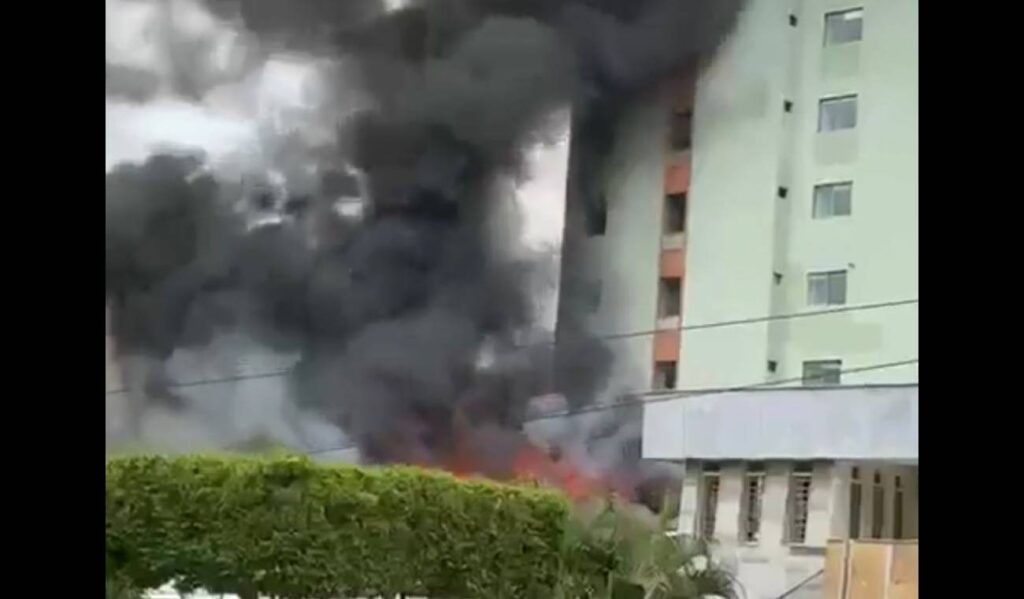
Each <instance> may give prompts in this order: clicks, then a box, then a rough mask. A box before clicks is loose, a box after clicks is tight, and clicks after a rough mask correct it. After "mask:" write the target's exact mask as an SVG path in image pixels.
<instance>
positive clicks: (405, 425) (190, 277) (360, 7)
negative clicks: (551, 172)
mask: <svg viewBox="0 0 1024 599" xmlns="http://www.w3.org/2000/svg"><path fill="white" fill-rule="evenodd" d="M209 4H210V6H211V9H212V10H214V11H215V12H216V14H218V15H221V16H224V17H231V18H236V19H240V21H241V22H242V23H244V24H245V26H246V28H247V29H248V30H249V31H250V32H251V33H252V34H254V35H255V36H256V37H257V38H258V39H261V40H267V41H270V42H272V43H273V44H276V45H278V46H281V47H287V48H290V49H292V50H297V51H307V52H309V53H323V52H324V49H325V48H329V49H330V51H331V52H333V53H336V55H337V56H345V57H347V58H348V59H350V60H353V61H354V63H355V65H356V67H357V68H356V76H357V79H358V85H359V87H360V88H361V89H363V90H364V91H365V92H367V93H368V94H369V96H370V98H371V99H372V108H370V109H368V110H365V111H362V112H360V113H359V114H356V115H354V116H352V117H351V118H348V119H347V120H345V121H344V122H342V123H339V124H338V136H337V144H336V147H334V149H333V155H331V154H327V155H326V156H325V154H324V153H323V152H310V153H309V156H315V158H310V160H313V161H314V162H315V163H316V167H317V168H318V172H319V173H320V175H321V184H320V186H319V187H318V188H314V189H303V190H301V192H300V191H298V190H294V189H292V190H289V191H287V192H286V193H285V196H286V197H283V198H281V197H277V196H275V195H274V194H273V193H271V192H265V193H254V194H250V196H248V197H246V198H245V199H244V201H243V202H242V203H241V204H239V202H238V201H236V200H237V199H238V198H237V197H235V195H236V194H237V190H234V191H233V188H232V187H231V186H229V185H225V184H224V183H223V182H222V183H221V184H218V182H216V181H214V179H213V178H212V177H211V176H210V175H208V174H204V172H203V169H202V164H201V163H199V162H197V161H195V160H193V159H190V158H182V157H175V156H170V155H160V156H154V157H152V158H150V159H149V160H148V161H147V162H145V163H144V164H141V165H122V166H121V167H119V168H117V169H115V170H114V171H113V172H111V173H110V174H109V175H108V177H107V206H106V209H107V295H108V301H109V302H110V304H111V306H112V311H113V314H114V319H113V320H114V336H115V339H116V342H117V345H118V351H119V353H120V354H122V355H144V356H147V357H149V358H151V360H150V362H149V363H151V364H157V365H159V364H160V363H161V362H162V361H165V360H166V359H167V358H168V356H169V355H170V354H171V353H172V352H173V351H174V350H175V349H177V348H181V347H188V346H191V345H201V344H203V343H205V342H208V341H209V340H210V339H211V338H212V337H213V336H214V335H216V334H217V332H218V331H221V330H230V329H232V328H234V327H246V328H247V329H250V330H252V331H255V332H256V334H257V335H258V336H259V338H260V339H262V340H263V341H265V342H266V343H271V344H274V345H275V346H280V347H287V348H292V349H298V350H299V351H301V354H302V358H301V361H300V362H299V364H298V365H297V367H296V368H295V371H294V373H293V377H292V379H293V387H294V389H295V396H296V397H297V398H298V401H299V402H300V403H301V404H302V405H303V406H305V407H307V408H309V409H315V410H318V411H320V412H321V413H323V414H325V415H326V416H327V417H328V418H329V419H330V420H331V421H333V422H335V423H337V424H339V425H340V426H341V427H342V428H344V430H346V431H347V432H348V433H349V434H350V435H352V436H353V438H354V439H355V440H356V441H357V443H358V444H359V446H360V448H361V449H362V451H363V455H364V457H366V458H367V459H369V460H373V461H382V462H390V461H420V462H427V463H431V462H437V461H442V460H444V459H445V458H444V456H445V455H446V454H447V453H448V452H449V451H451V444H452V443H453V442H454V440H453V437H454V436H455V434H454V432H453V426H454V424H453V423H454V422H455V421H456V420H459V421H464V422H469V423H470V424H471V425H476V426H479V427H484V426H490V427H493V426H497V427H499V428H501V429H505V430H518V429H519V428H520V427H521V425H522V420H523V415H524V411H525V407H526V403H527V401H528V400H529V398H531V397H534V396H537V395H539V394H542V393H547V392H551V391H552V390H554V391H558V392H562V393H564V394H565V395H566V397H567V399H568V401H569V405H570V406H574V407H575V406H580V405H583V404H586V403H588V402H590V401H592V400H593V399H594V396H595V393H596V391H598V390H599V389H600V388H601V387H602V386H603V385H604V377H605V374H606V372H607V370H608V366H609V360H610V354H609V352H608V351H607V350H606V349H605V348H604V347H603V346H602V344H601V343H600V342H599V341H597V340H595V339H592V338H589V337H588V336H587V335H585V334H584V333H583V331H582V327H573V326H572V323H569V325H568V326H561V327H560V338H559V340H558V346H557V348H552V347H550V346H524V344H523V343H522V339H521V333H522V331H523V330H524V329H526V328H527V327H528V326H529V325H530V323H531V322H532V321H533V318H534V316H535V315H534V314H533V307H532V302H531V298H530V297H529V285H528V284H527V282H528V281H529V280H530V278H531V276H533V275H534V271H535V269H536V268H537V264H536V263H534V262H532V261H530V260H517V259H512V258H510V257H509V256H508V255H507V253H504V252H503V251H502V249H503V248H501V247H500V245H501V244H500V243H499V242H496V241H495V240H496V239H499V238H500V237H501V236H500V235H496V234H495V221H496V220H497V219H499V218H500V214H501V212H500V210H499V207H500V205H501V198H502V194H501V192H500V190H499V188H500V186H499V185H497V181H498V180H499V179H500V178H502V177H505V176H512V177H516V176H519V174H520V169H521V153H522V151H523V149H524V147H526V146H527V145H529V144H530V143H531V142H533V141H536V139H537V135H538V133H537V132H538V131H539V130H542V129H543V124H544V122H545V119H546V118H548V116H549V115H550V114H551V113H552V112H553V111H555V110H557V109H559V108H562V107H565V106H571V107H572V110H573V126H572V136H573V142H572V148H573V158H572V160H573V162H574V164H573V167H572V169H571V175H570V183H569V190H568V191H567V193H569V194H570V196H573V197H578V198H581V199H582V201H584V202H591V201H596V200H595V199H594V198H595V197H596V196H597V195H599V193H600V192H599V190H596V189H594V188H593V185H592V181H594V180H596V179H597V176H596V174H597V173H598V172H599V170H600V168H601V162H602V160H603V157H604V156H605V154H606V153H607V152H608V150H609V148H610V146H611V144H612V142H613V141H614V140H613V134H612V132H613V130H614V124H615V122H616V119H617V118H618V115H619V113H620V111H621V110H622V109H623V108H624V107H625V106H626V105H627V104H628V103H629V102H630V101H631V99H633V98H634V97H636V96H637V95H639V94H642V93H644V92H646V91H648V90H650V89H651V88H652V87H653V86H656V85H659V84H660V83H662V82H663V81H664V80H665V79H666V78H667V77H670V76H674V75H686V74H692V72H693V71H694V69H696V68H697V65H698V64H699V61H700V60H701V59H703V58H706V57H707V56H709V55H710V54H711V53H712V52H713V51H714V50H715V48H716V46H717V45H718V44H719V42H720V41H721V40H722V39H723V38H724V37H725V36H726V35H727V34H728V32H729V30H730V28H731V27H732V25H733V23H734V21H735V18H736V15H737V13H738V11H739V8H740V4H741V2H740V0H631V1H629V2H626V1H618V0H434V1H426V0H424V1H421V2H409V3H407V5H406V6H405V7H404V8H402V9H400V10H397V11H385V10H383V7H382V5H381V4H379V3H378V2H374V1H370V0H360V1H338V0H301V1H290V2H282V1H279V0H246V1H243V2H227V1H220V0H209ZM121 77H122V79H124V78H125V76H124V75H122V76H121ZM186 83H187V82H186ZM349 83H350V82H349ZM343 84H344V82H339V85H343ZM147 85H148V86H149V87H152V84H151V83H148V82H146V81H134V82H133V85H127V84H125V85H124V87H126V88H128V91H126V93H128V92H131V93H132V94H134V96H133V97H140V98H141V97H144V96H145V93H146V90H147V89H149V87H147ZM179 86H184V87H186V88H187V89H188V90H190V93H195V91H196V90H197V89H199V87H198V86H197V85H196V84H189V85H186V84H185V83H182V82H179ZM360 193H361V194H362V195H363V196H364V197H363V199H364V200H367V202H368V208H367V209H366V211H365V213H364V215H363V216H362V218H361V219H355V220H351V219H346V218H343V217H341V216H339V215H338V213H337V211H335V210H333V209H332V206H333V205H334V202H335V200H336V199H337V198H338V197H339V196H346V197H351V196H355V195H359V194H360ZM239 206H240V207H239ZM275 211H276V212H275ZM261 212H265V213H276V214H278V215H279V216H280V217H279V218H278V219H277V220H275V221H273V222H272V223H271V224H269V225H265V226H261V227H257V228H247V226H246V219H247V218H248V219H250V220H251V215H252V214H258V213H261ZM499 226H500V222H499ZM510 226H511V225H510ZM562 312H563V314H564V313H565V311H564V310H563V311H562ZM563 324H565V323H563ZM553 353H559V354H564V355H566V356H568V357H569V359H560V360H552V358H553ZM551 364H556V365H557V366H556V368H555V369H554V372H552V371H551V368H550V365H551ZM145 377H146V378H147V380H148V381H149V382H150V383H151V385H150V386H151V387H152V391H153V393H152V394H150V399H158V398H160V397H165V398H167V397H172V394H171V393H170V391H169V388H168V387H169V386H168V385H166V384H163V385H161V384H160V383H161V381H162V378H165V377H161V374H160V368H159V366H157V367H154V368H153V369H152V370H151V371H150V372H147V373H146V374H145ZM168 401H172V403H173V400H168Z"/></svg>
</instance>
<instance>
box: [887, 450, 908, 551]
mask: <svg viewBox="0 0 1024 599" xmlns="http://www.w3.org/2000/svg"><path fill="white" fill-rule="evenodd" d="M897 476H899V477H900V478H901V479H903V478H904V476H903V473H902V472H901V471H900V469H899V468H893V467H888V468H883V469H882V488H883V489H885V510H884V512H885V522H884V525H883V527H882V538H883V539H893V538H895V537H896V477H897ZM901 483H902V484H906V482H905V481H901ZM906 493H907V492H906V489H904V490H903V502H904V510H903V524H904V525H903V532H904V534H906V515H907V511H906V501H907V496H906Z"/></svg>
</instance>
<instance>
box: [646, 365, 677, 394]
mask: <svg viewBox="0 0 1024 599" xmlns="http://www.w3.org/2000/svg"><path fill="white" fill-rule="evenodd" d="M652 387H654V389H655V390H665V389H675V388H676V363H675V362H655V363H654V383H653V385H652Z"/></svg>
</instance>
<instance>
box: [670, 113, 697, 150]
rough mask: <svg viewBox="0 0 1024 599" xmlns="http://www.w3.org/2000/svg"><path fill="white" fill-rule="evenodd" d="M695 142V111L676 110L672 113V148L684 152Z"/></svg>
mask: <svg viewBox="0 0 1024 599" xmlns="http://www.w3.org/2000/svg"><path fill="white" fill-rule="evenodd" d="M692 144H693V113H692V112H689V111H687V112H676V113H673V114H672V149H673V150H674V151H676V152H684V151H686V150H689V149H690V146H691V145H692Z"/></svg>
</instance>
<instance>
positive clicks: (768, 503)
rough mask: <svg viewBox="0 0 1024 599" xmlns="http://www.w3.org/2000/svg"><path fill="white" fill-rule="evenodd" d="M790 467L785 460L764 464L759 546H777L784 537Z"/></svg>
mask: <svg viewBox="0 0 1024 599" xmlns="http://www.w3.org/2000/svg"><path fill="white" fill-rule="evenodd" d="M790 467H791V464H788V463H786V462H768V463H767V464H765V470H766V472H765V479H764V497H763V498H762V505H761V542H760V546H761V547H764V548H767V547H778V546H779V545H781V544H782V542H783V539H784V538H785V530H786V496H787V494H788V493H789V472H790V469H791V468H790Z"/></svg>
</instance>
